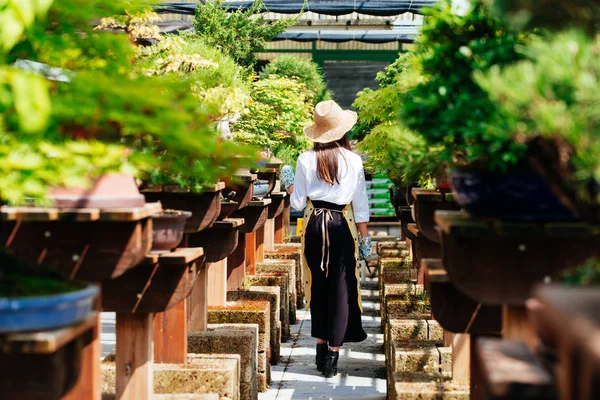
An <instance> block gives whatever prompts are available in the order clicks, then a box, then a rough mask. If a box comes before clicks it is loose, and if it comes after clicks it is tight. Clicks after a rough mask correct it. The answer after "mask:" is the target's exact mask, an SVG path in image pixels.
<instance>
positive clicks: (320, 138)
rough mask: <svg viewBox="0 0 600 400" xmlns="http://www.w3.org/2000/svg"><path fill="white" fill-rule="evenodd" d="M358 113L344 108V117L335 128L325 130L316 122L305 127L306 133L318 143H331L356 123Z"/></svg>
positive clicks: (312, 140)
mask: <svg viewBox="0 0 600 400" xmlns="http://www.w3.org/2000/svg"><path fill="white" fill-rule="evenodd" d="M356 121H358V114H356V113H355V112H354V111H351V110H344V114H343V117H341V118H340V121H339V123H338V124H337V126H336V127H335V128H332V129H328V130H323V129H321V128H320V127H319V126H317V125H316V124H312V125H309V126H307V127H305V128H304V134H305V135H306V137H307V138H308V140H310V141H311V142H316V143H331V142H335V141H336V140H340V139H341V138H343V137H344V135H345V134H346V133H347V132H349V131H350V129H352V127H353V126H354V125H356Z"/></svg>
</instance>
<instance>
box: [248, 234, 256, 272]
mask: <svg viewBox="0 0 600 400" xmlns="http://www.w3.org/2000/svg"><path fill="white" fill-rule="evenodd" d="M257 234H258V231H256V232H250V233H246V272H247V273H248V274H254V272H255V270H256V268H255V266H254V265H255V263H256V261H257V260H256V257H257V256H256V236H257Z"/></svg>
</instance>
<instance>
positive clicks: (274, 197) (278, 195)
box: [269, 192, 287, 199]
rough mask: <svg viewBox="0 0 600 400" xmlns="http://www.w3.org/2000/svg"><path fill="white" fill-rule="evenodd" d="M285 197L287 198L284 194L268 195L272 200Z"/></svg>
mask: <svg viewBox="0 0 600 400" xmlns="http://www.w3.org/2000/svg"><path fill="white" fill-rule="evenodd" d="M285 196H287V193H286V192H271V194H270V195H269V197H271V198H273V199H283V198H284V197H285Z"/></svg>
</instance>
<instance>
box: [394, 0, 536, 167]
mask: <svg viewBox="0 0 600 400" xmlns="http://www.w3.org/2000/svg"><path fill="white" fill-rule="evenodd" d="M523 43H524V38H523V37H522V36H521V35H520V34H518V33H517V32H515V31H511V30H510V29H509V28H508V27H507V26H506V24H505V23H503V22H502V21H501V20H500V19H498V18H494V17H491V16H490V15H489V12H488V10H487V9H486V7H485V6H484V5H483V4H482V3H481V2H480V1H477V2H475V3H474V5H473V6H472V7H471V8H470V9H469V10H466V11H465V12H464V15H458V14H456V13H454V12H453V8H452V5H451V2H450V1H449V0H448V1H441V2H440V3H439V4H438V5H437V6H436V7H433V8H431V9H429V10H428V11H427V16H426V18H425V21H424V26H423V29H422V31H421V34H420V36H419V37H418V39H417V41H416V47H417V49H416V52H417V54H418V57H419V58H420V64H421V66H422V73H423V77H424V79H423V81H422V82H420V83H419V84H418V85H416V86H415V87H414V88H413V89H411V90H409V91H408V92H407V93H406V95H405V97H404V99H403V101H402V106H401V111H400V117H401V119H402V121H403V122H404V123H405V124H406V126H407V127H409V128H410V129H413V130H414V131H416V132H418V133H420V134H422V135H423V137H424V138H425V139H426V141H427V142H428V143H429V144H430V145H436V146H437V145H442V146H443V147H444V150H443V151H442V153H441V154H440V159H441V160H442V161H445V162H448V163H453V164H458V165H461V164H468V163H473V162H475V161H477V162H478V163H479V164H480V166H481V167H482V168H485V169H492V170H505V169H507V168H509V167H510V166H513V165H515V164H517V163H518V162H519V161H520V160H521V159H522V158H523V154H524V150H523V147H522V146H519V145H518V144H515V143H512V142H510V141H507V140H506V138H505V137H496V136H494V134H493V131H494V130H493V128H494V127H493V124H492V123H491V121H492V120H493V116H494V112H495V105H494V103H493V101H492V100H490V99H489V97H488V95H487V93H486V92H485V91H483V90H482V89H481V88H480V87H479V85H478V84H477V83H476V82H475V81H474V79H473V73H474V72H476V71H486V70H488V69H489V68H491V67H492V66H494V65H498V66H505V65H509V64H511V63H513V62H515V61H516V60H518V59H519V58H520V57H521V56H520V55H519V53H518V52H517V48H518V46H519V45H521V44H523Z"/></svg>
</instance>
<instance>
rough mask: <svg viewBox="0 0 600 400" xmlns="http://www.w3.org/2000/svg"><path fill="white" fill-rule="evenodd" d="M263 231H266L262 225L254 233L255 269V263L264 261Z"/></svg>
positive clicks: (264, 235)
mask: <svg viewBox="0 0 600 400" xmlns="http://www.w3.org/2000/svg"><path fill="white" fill-rule="evenodd" d="M267 221H268V220H267ZM265 229H266V228H265V225H263V226H261V227H260V228H259V229H258V230H257V231H256V236H255V237H256V258H255V259H254V262H255V264H254V266H255V267H256V263H259V262H264V261H265V240H266V234H265ZM251 273H252V274H254V273H255V270H253V271H251Z"/></svg>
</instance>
